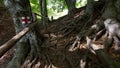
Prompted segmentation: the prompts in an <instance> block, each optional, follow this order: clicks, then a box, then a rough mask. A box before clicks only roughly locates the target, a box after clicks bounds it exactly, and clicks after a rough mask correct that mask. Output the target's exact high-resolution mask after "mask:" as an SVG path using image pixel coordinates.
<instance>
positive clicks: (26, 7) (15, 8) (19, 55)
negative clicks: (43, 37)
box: [4, 0, 41, 68]
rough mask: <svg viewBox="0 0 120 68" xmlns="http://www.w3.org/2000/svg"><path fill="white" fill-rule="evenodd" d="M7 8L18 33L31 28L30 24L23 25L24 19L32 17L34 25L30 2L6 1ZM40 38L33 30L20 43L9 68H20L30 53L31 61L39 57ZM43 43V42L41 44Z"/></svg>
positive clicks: (22, 0) (25, 0)
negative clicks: (28, 27) (27, 27)
mask: <svg viewBox="0 0 120 68" xmlns="http://www.w3.org/2000/svg"><path fill="white" fill-rule="evenodd" d="M4 4H5V6H6V7H7V8H8V10H9V12H10V14H11V15H12V17H13V21H14V25H15V30H16V33H18V32H20V31H21V30H22V29H23V28H24V27H26V26H29V23H27V24H26V23H25V24H22V20H21V19H22V17H30V22H31V23H32V22H33V21H32V13H31V8H30V2H29V0H4ZM38 39H39V38H38V36H37V34H36V32H35V29H34V28H33V29H31V30H30V32H29V33H28V34H26V35H25V36H24V37H23V38H22V39H21V40H20V41H19V42H18V43H17V50H16V52H15V54H14V57H13V58H12V60H11V61H10V62H9V64H8V66H7V68H20V65H22V64H23V62H24V61H25V59H26V57H27V56H28V53H30V60H32V59H34V58H35V57H37V56H39V55H38V54H39V53H38V52H39V48H40V47H39V44H38V42H40V41H38ZM40 43H41V42H40Z"/></svg>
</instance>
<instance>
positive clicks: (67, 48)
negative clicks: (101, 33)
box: [0, 8, 120, 68]
mask: <svg viewBox="0 0 120 68" xmlns="http://www.w3.org/2000/svg"><path fill="white" fill-rule="evenodd" d="M7 13H8V12H7V11H6V10H5V9H1V8H0V45H1V44H3V43H5V42H6V41H7V40H9V39H10V38H12V37H13V36H14V35H15V30H14V26H13V22H12V18H11V17H10V16H9V15H8V14H7ZM83 14H84V10H83V9H82V8H81V9H79V10H78V12H76V13H75V15H73V16H71V17H69V16H64V17H61V18H59V19H58V20H53V21H52V22H50V23H49V24H48V25H47V26H46V27H47V28H46V27H43V26H40V34H41V36H43V40H44V43H43V45H42V46H41V47H42V50H41V54H42V55H44V56H45V59H46V61H44V62H46V64H45V65H47V66H49V65H51V66H52V68H80V65H79V64H80V62H81V58H83V57H84V56H85V54H86V53H87V52H86V51H87V50H86V46H85V45H86V41H82V42H80V43H78V42H77V43H76V45H75V47H72V45H74V43H75V40H76V36H77V35H78V34H79V32H80V30H81V29H86V28H84V27H87V29H89V28H90V27H91V25H86V24H85V23H78V24H77V25H76V24H70V23H71V22H72V21H73V22H74V21H75V20H76V18H78V17H80V16H82V15H83ZM95 15H97V14H95ZM80 22H85V19H84V20H82V21H80ZM94 22H95V21H94ZM69 24H70V25H69ZM68 25H69V26H68ZM79 41H80V40H79ZM99 42H100V41H99ZM78 44H80V46H79V47H77V45H78ZM14 51H15V47H14V48H12V49H11V50H9V51H8V52H7V53H6V54H5V55H4V56H3V57H2V58H0V68H5V67H6V64H7V63H8V62H9V61H10V59H11V58H12V56H13V54H14ZM89 56H91V57H89V58H87V59H88V60H89V61H88V62H89V64H88V67H89V65H93V64H95V65H96V68H100V67H98V65H99V64H100V63H98V60H96V59H97V57H96V56H94V55H93V54H90V53H89ZM93 57H94V59H93ZM111 57H112V58H113V59H114V60H116V61H120V55H118V56H114V57H113V54H111ZM115 58H116V59H115ZM45 65H43V66H44V67H45ZM95 65H94V67H95ZM101 67H102V65H101ZM41 68H43V67H41Z"/></svg>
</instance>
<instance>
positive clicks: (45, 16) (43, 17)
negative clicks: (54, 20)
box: [39, 0, 49, 25]
mask: <svg viewBox="0 0 120 68" xmlns="http://www.w3.org/2000/svg"><path fill="white" fill-rule="evenodd" d="M39 3H40V12H41V22H42V23H43V25H45V24H46V23H48V22H49V18H48V13H47V2H46V0H39Z"/></svg>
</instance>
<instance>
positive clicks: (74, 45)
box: [69, 36, 81, 51]
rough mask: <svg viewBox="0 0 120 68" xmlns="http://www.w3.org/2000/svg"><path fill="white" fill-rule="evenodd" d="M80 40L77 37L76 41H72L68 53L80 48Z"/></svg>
mask: <svg viewBox="0 0 120 68" xmlns="http://www.w3.org/2000/svg"><path fill="white" fill-rule="evenodd" d="M80 39H81V38H79V36H76V40H75V41H74V43H73V44H72V46H71V47H70V49H69V51H74V50H76V49H78V48H80Z"/></svg>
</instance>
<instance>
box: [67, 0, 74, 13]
mask: <svg viewBox="0 0 120 68" xmlns="http://www.w3.org/2000/svg"><path fill="white" fill-rule="evenodd" d="M65 2H66V4H67V7H68V14H69V15H72V14H74V13H75V10H76V7H75V4H76V0H65Z"/></svg>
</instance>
